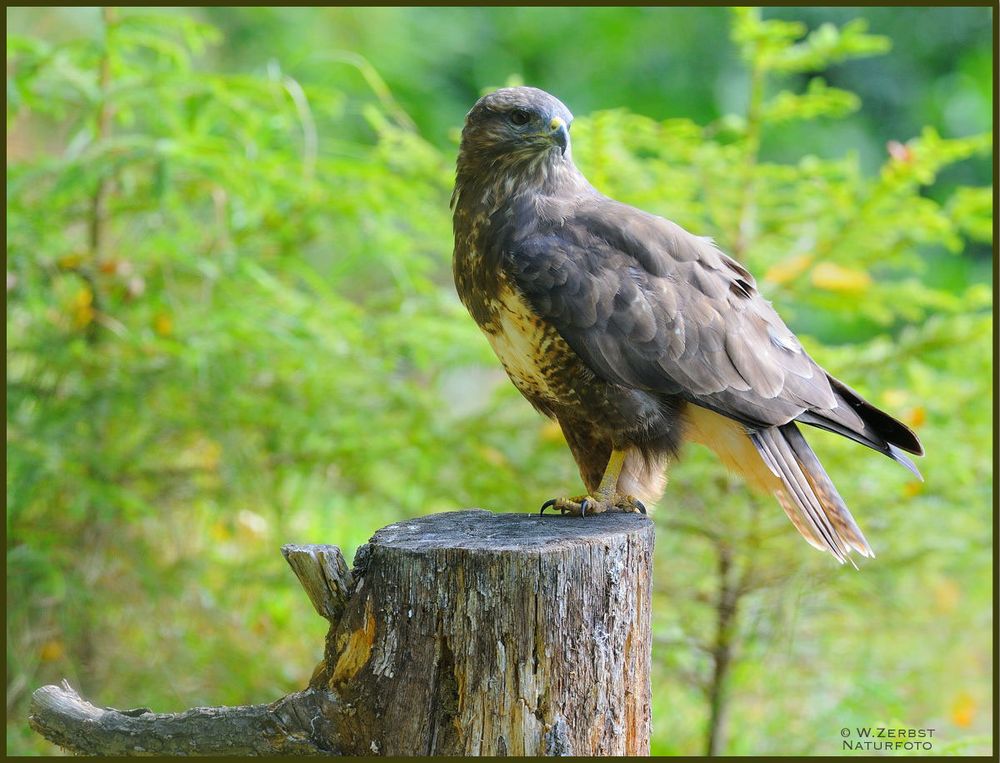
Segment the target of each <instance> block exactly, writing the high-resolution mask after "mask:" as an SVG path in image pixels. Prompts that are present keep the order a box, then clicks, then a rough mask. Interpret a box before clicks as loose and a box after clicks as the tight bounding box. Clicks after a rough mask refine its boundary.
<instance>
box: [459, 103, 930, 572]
mask: <svg viewBox="0 0 1000 763" xmlns="http://www.w3.org/2000/svg"><path fill="white" fill-rule="evenodd" d="M572 121H573V116H572V114H570V112H569V111H568V110H567V108H566V107H565V106H564V105H563V104H562V103H561V102H560V101H558V100H557V99H556V98H554V97H553V96H551V95H549V94H548V93H546V92H544V91H542V90H538V89H536V88H531V87H515V88H504V89H501V90H497V91H495V92H493V93H490V94H489V95H487V96H485V97H483V98H481V99H480V100H479V101H478V102H477V103H476V105H475V106H474V107H473V108H472V110H471V111H470V112H469V113H468V115H467V117H466V120H465V127H464V129H463V130H462V141H461V147H460V150H459V155H458V164H457V174H456V182H455V192H454V194H453V196H452V208H453V209H454V230H455V253H454V263H453V265H454V275H455V284H456V287H457V289H458V294H459V296H460V297H461V299H462V302H463V303H464V304H465V306H466V307H467V308H468V310H469V312H470V313H471V314H472V317H473V318H474V319H475V321H476V323H478V324H479V327H480V328H481V329H482V330H483V332H485V334H486V337H487V339H488V340H489V342H490V344H491V345H492V347H493V350H494V351H495V352H496V354H497V357H499V358H500V362H501V363H502V364H503V367H504V368H505V369H506V371H507V374H508V375H509V376H510V379H511V381H513V382H514V386H516V387H517V388H518V390H520V392H521V394H523V395H524V397H526V398H527V399H528V400H529V401H530V402H531V404H532V405H533V406H534V407H535V408H536V409H538V410H539V411H541V412H542V413H544V414H545V415H547V416H550V417H552V418H554V419H556V420H557V421H558V422H559V425H560V427H561V428H562V431H563V434H564V435H565V437H566V442H567V443H568V444H569V447H570V450H571V451H572V453H573V457H574V459H575V460H576V463H577V465H578V466H579V468H580V476H581V477H582V478H583V483H584V485H585V486H586V490H587V494H586V495H583V496H579V497H575V498H556V499H552V500H550V501H547V502H546V504H545V505H544V506H543V507H542V510H543V511H544V510H545V508H547V507H549V506H553V507H554V508H555V509H558V510H561V511H562V512H563V513H571V514H580V515H584V514H588V513H594V512H601V511H609V510H622V511H642V512H644V513H645V506H644V504H643V503H642V502H643V501H647V502H652V501H656V500H657V499H658V498H659V497H660V495H661V494H662V492H663V487H664V482H665V478H664V469H665V467H666V464H667V461H668V460H669V459H670V458H671V457H672V456H673V455H674V454H675V453H676V452H677V450H678V448H679V447H680V445H681V444H682V443H683V442H684V441H685V440H694V441H696V442H700V443H702V444H704V445H707V446H708V447H709V448H711V449H713V450H714V451H715V452H716V453H717V454H718V455H719V457H720V458H721V460H722V461H723V462H724V463H725V464H726V465H727V466H728V467H729V468H731V469H732V470H734V471H736V472H737V473H739V474H741V475H743V476H744V477H745V479H746V480H747V482H748V483H749V484H750V485H751V486H752V487H754V488H757V489H759V490H763V491H766V492H767V493H771V494H773V495H774V496H775V497H776V498H777V499H778V502H779V503H780V504H781V506H782V508H783V509H784V510H785V513H787V514H788V517H789V519H791V521H792V524H794V525H795V527H796V528H797V529H798V531H799V532H800V533H801V534H802V535H803V537H805V539H806V540H807V541H808V542H809V543H810V544H812V545H813V546H815V547H816V548H819V549H821V550H826V551H829V552H830V553H831V554H833V556H834V557H835V558H836V559H837V560H838V561H840V562H844V561H845V559H847V558H848V555H849V554H850V553H851V551H852V550H853V551H857V552H858V553H860V554H861V555H863V556H873V553H872V550H871V547H870V546H869V545H868V542H867V541H866V540H865V537H864V535H863V534H862V533H861V530H860V529H859V528H858V526H857V524H856V523H855V521H854V519H853V517H852V516H851V513H850V511H848V509H847V506H846V505H845V504H844V501H843V499H842V498H841V497H840V494H839V493H838V492H837V489H836V488H835V487H834V486H833V483H832V482H831V481H830V478H829V477H828V476H827V473H826V471H825V470H824V469H823V467H822V465H821V464H820V462H819V460H818V459H817V458H816V455H815V454H814V453H813V451H812V449H811V448H810V447H809V445H808V444H807V443H806V440H805V438H804V437H803V436H802V433H801V432H800V431H799V426H798V425H799V424H800V423H801V424H809V425H812V426H815V427H820V428H822V429H827V430H830V431H833V432H836V433H838V434H841V435H844V436H845V437H849V438H851V439H852V440H855V441H857V442H859V443H861V444H863V445H867V446H868V447H870V448H873V449H874V450H877V451H880V452H881V453H884V454H885V455H887V456H889V457H890V458H892V459H895V460H896V461H898V462H900V463H902V464H904V465H905V466H907V467H908V468H909V469H911V470H912V471H913V472H914V473H915V474H917V476H918V477H919V473H918V472H917V469H916V467H915V466H914V465H913V462H912V461H911V460H910V459H909V458H908V457H907V456H906V455H905V453H904V451H906V452H909V453H914V454H917V455H922V453H923V451H922V448H921V445H920V442H919V441H918V439H917V437H916V435H915V434H914V433H913V432H912V431H911V430H910V429H908V428H907V427H906V426H904V425H903V424H902V423H900V422H899V421H897V420H896V419H894V418H893V417H892V416H890V415H888V414H887V413H884V412H883V411H881V410H879V409H878V408H876V407H875V406H874V405H872V404H871V403H869V402H867V401H866V400H864V399H863V398H862V397H861V396H860V395H859V394H858V393H857V392H855V391H854V390H852V389H851V388H850V387H848V386H847V385H846V384H844V383H843V382H841V381H838V380H837V379H835V378H833V377H832V376H830V375H829V374H828V373H827V372H826V371H824V370H823V369H822V368H821V367H820V366H819V365H818V364H817V363H816V362H815V361H814V360H813V359H812V358H810V357H809V355H808V354H807V353H806V352H805V350H803V348H802V345H801V344H799V341H798V340H797V339H796V338H795V335H794V334H793V333H792V332H791V331H789V330H788V327H787V326H785V324H784V322H783V321H782V320H781V318H779V317H778V314H777V313H776V312H775V311H774V309H773V308H772V307H771V304H770V303H769V302H768V301H766V300H765V299H764V298H763V297H762V296H761V295H760V294H759V292H758V291H757V288H756V283H755V281H754V278H753V276H752V275H750V273H749V272H748V271H747V270H746V268H744V267H743V266H742V265H741V264H740V263H738V262H737V261H736V260H734V259H732V258H730V257H728V256H727V255H725V254H723V253H722V252H721V251H720V250H719V249H718V248H717V247H716V246H715V244H714V243H713V242H712V240H711V239H708V238H703V237H700V236H696V235H693V234H691V233H688V232H687V231H686V230H684V229H683V228H681V227H680V226H678V225H676V224H675V223H672V222H670V221H669V220H666V219H664V218H662V217H657V216H654V215H651V214H648V213H646V212H643V211H641V210H638V209H635V208H633V207H630V206H627V205H625V204H622V203H620V202H617V201H614V200H613V199H609V198H608V197H606V196H603V195H602V194H601V193H599V192H598V191H596V190H595V189H594V188H593V187H592V186H591V185H590V183H588V182H587V180H586V178H584V176H583V175H582V174H581V173H580V171H579V170H578V169H577V168H576V165H575V164H574V163H573V158H572V153H571V150H570V138H569V130H570V125H571V123H572Z"/></svg>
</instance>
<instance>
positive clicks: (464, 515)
mask: <svg viewBox="0 0 1000 763" xmlns="http://www.w3.org/2000/svg"><path fill="white" fill-rule="evenodd" d="M652 527H653V523H652V522H651V521H650V520H649V519H647V518H646V517H644V516H643V515H641V514H622V513H617V512H616V513H606V514H594V515H592V516H589V517H571V516H565V517H564V516H559V515H557V514H544V515H543V514H537V513H531V514H527V513H518V514H494V513H493V512H492V511H486V510H485V509H466V510H465V511H448V512H444V513H442V514H431V515H430V516H426V517H417V518H416V519H407V520H405V521H403V522H396V523H395V524H391V525H387V526H385V527H383V528H382V529H381V530H379V531H378V532H376V533H375V535H374V536H372V539H371V541H370V543H371V544H372V545H377V546H383V547H385V548H393V549H400V550H404V551H433V550H438V549H461V550H465V551H518V552H524V551H540V550H545V551H553V550H555V549H556V548H558V547H559V546H563V545H571V546H577V545H581V544H589V543H595V542H596V543H606V542H608V541H610V540H613V539H614V540H619V541H620V540H624V536H626V535H630V534H636V533H638V534H639V535H646V534H651V533H652Z"/></svg>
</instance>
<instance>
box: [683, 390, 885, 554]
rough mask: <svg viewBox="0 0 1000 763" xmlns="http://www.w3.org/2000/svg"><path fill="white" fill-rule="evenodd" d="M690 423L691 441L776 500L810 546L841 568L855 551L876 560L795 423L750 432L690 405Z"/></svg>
mask: <svg viewBox="0 0 1000 763" xmlns="http://www.w3.org/2000/svg"><path fill="white" fill-rule="evenodd" d="M686 424H687V434H688V438H689V439H691V440H693V441H695V442H698V443H700V444H702V445H706V446H707V447H709V448H710V449H711V450H713V451H715V453H716V454H717V455H718V456H719V458H720V459H721V460H722V462H723V463H724V464H725V465H726V466H727V467H728V468H729V469H731V470H732V471H734V472H736V473H738V474H740V475H741V476H742V477H743V478H744V479H745V480H746V482H747V483H748V484H749V485H750V487H752V488H754V489H756V490H757V491H759V492H763V493H769V494H771V495H774V496H775V498H777V500H778V503H779V504H780V505H781V507H782V509H784V511H785V514H787V515H788V518H789V519H790V520H791V522H792V524H793V525H794V526H795V529H797V530H798V531H799V533H800V534H801V535H802V537H803V538H805V539H806V541H807V542H808V543H809V544H810V545H811V546H813V547H815V548H818V549H820V550H821V551H828V552H829V553H830V554H832V555H833V557H834V558H835V559H836V560H837V561H838V562H840V563H844V562H845V561H847V560H848V559H850V553H851V551H857V552H858V553H859V554H861V555H862V556H866V557H873V556H874V553H873V552H872V550H871V547H870V546H869V545H868V542H867V541H866V540H865V537H864V535H863V534H862V532H861V530H860V529H859V528H858V526H857V524H856V523H855V521H854V518H853V517H852V516H851V512H850V511H849V510H848V508H847V505H846V504H845V503H844V500H843V498H841V496H840V493H838V492H837V489H836V488H835V487H834V485H833V482H832V481H831V480H830V478H829V476H828V475H827V473H826V470H825V469H824V468H823V466H822V464H820V462H819V459H818V458H817V457H816V454H815V453H813V451H812V449H811V448H810V447H809V445H808V444H807V443H806V441H805V438H804V437H803V436H802V434H801V433H800V432H799V430H798V427H796V425H795V424H794V423H789V424H785V425H783V426H781V427H768V428H765V429H758V430H753V431H748V430H747V429H746V427H744V426H743V425H742V424H739V423H738V422H736V421H734V420H732V419H729V418H727V417H725V416H722V415H720V414H718V413H715V412H714V411H710V410H708V409H706V408H701V407H700V406H695V405H689V406H688V407H687V411H686ZM852 563H853V562H852Z"/></svg>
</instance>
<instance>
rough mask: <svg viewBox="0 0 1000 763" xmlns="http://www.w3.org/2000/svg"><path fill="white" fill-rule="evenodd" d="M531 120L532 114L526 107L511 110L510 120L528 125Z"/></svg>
mask: <svg viewBox="0 0 1000 763" xmlns="http://www.w3.org/2000/svg"><path fill="white" fill-rule="evenodd" d="M530 120H531V114H529V113H528V112H527V111H525V110H524V109H514V110H513V111H512V112H510V121H511V122H513V123H514V124H516V125H526V124H528V122H529V121H530Z"/></svg>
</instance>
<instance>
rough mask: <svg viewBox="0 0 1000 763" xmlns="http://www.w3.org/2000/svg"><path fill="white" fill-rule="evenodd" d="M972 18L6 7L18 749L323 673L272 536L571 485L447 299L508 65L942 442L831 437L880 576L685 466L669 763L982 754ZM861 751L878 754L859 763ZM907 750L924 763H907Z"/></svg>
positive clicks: (985, 421)
mask: <svg viewBox="0 0 1000 763" xmlns="http://www.w3.org/2000/svg"><path fill="white" fill-rule="evenodd" d="M992 24H993V18H992V15H991V11H990V10H989V9H985V8H979V9H977V8H949V9H945V8H891V9H890V8H865V9H860V10H859V9H819V8H773V9H766V10H764V11H763V12H762V13H761V12H757V11H753V10H750V9H741V10H730V9H724V8H696V9H681V8H677V9H669V8H664V9H654V8H593V9H587V10H580V9H557V8H532V9H524V8H434V9H403V8H370V9H351V8H319V9H292V8H287V9H263V8H254V9H241V8H210V9H200V10H199V9H187V10H173V11H161V10H155V11H154V10H151V9H117V10H107V9H105V10H103V11H102V10H100V9H88V8H72V9H55V8H53V9H44V10H43V9H8V10H7V25H8V43H7V45H8V47H7V63H8V69H7V103H8V111H7V158H8V165H7V333H6V340H7V525H6V533H7V603H8V607H7V713H8V715H7V718H8V722H7V723H8V725H7V751H8V753H11V754H38V753H42V754H47V753H52V752H54V751H55V749H54V748H53V747H52V746H50V745H48V744H47V743H46V742H44V741H43V740H41V739H40V738H38V737H36V736H35V735H33V734H32V733H31V732H30V730H29V729H28V728H27V723H26V711H27V704H28V699H29V697H30V693H31V691H32V690H33V689H35V688H37V687H38V686H40V685H42V684H45V683H51V682H57V681H58V680H59V679H61V678H63V677H66V678H68V679H69V681H70V682H71V683H72V684H73V685H74V687H76V688H77V689H78V690H80V691H81V692H82V693H83V694H84V695H85V696H87V697H88V698H90V699H91V700H92V701H94V702H95V704H98V705H109V706H115V707H135V706H137V705H146V706H149V707H152V708H154V709H155V710H157V711H176V710H182V709H185V708H188V707H192V706H195V705H212V704H241V703H255V702H266V701H270V700H272V699H274V698H276V697H278V696H280V695H282V694H284V693H287V692H290V691H293V690H297V689H299V688H301V687H302V686H303V685H304V684H305V682H306V680H307V678H308V676H309V674H310V672H311V670H312V668H313V666H314V665H315V663H317V662H318V661H319V659H320V657H321V649H322V642H323V636H324V630H325V629H324V625H325V623H324V622H323V621H322V620H321V619H320V618H318V617H317V616H316V615H315V613H314V612H313V610H312V608H311V606H310V604H309V602H308V600H307V599H306V597H305V596H304V595H303V593H302V591H301V590H300V589H299V587H298V585H297V583H296V582H295V581H294V579H293V576H292V574H291V572H290V571H289V570H288V569H287V568H286V565H285V563H284V561H283V560H282V559H281V557H280V555H279V553H278V548H279V546H280V545H281V544H282V543H286V542H298V543H308V542H317V543H336V544H339V545H340V546H341V547H342V548H343V549H344V551H345V553H346V554H347V555H348V558H350V557H351V555H352V554H353V551H354V549H355V548H356V547H357V546H358V545H359V544H361V543H363V542H364V541H365V540H366V539H367V538H368V537H369V536H370V535H371V534H372V533H373V532H374V531H375V530H377V529H378V528H379V527H382V526H383V525H385V524H388V523H391V522H393V521H397V520H399V519H403V518H406V517H412V516H417V515H421V514H427V513H431V512H435V511H445V510H450V509H459V508H464V507H471V506H481V507H486V508H490V509H494V510H500V511H533V510H535V508H536V507H537V506H538V505H539V504H540V503H541V502H542V501H543V500H544V499H546V498H548V497H550V496H552V495H555V494H564V493H570V494H573V493H575V492H577V491H578V479H579V478H578V475H577V474H576V470H575V467H574V465H573V462H572V459H571V457H570V455H569V452H568V450H567V448H566V446H565V444H564V443H563V442H562V440H561V435H560V434H559V432H558V429H557V428H554V427H553V426H552V425H551V424H549V423H547V422H546V421H544V420H542V419H541V418H539V417H538V416H536V415H535V413H534V412H533V411H532V410H531V408H530V407H529V405H528V404H527V403H526V402H524V401H523V400H522V399H521V398H520V396H519V395H518V394H517V392H516V391H515V390H514V389H513V387H512V386H511V385H510V384H509V383H507V381H506V378H505V377H504V376H503V374H502V371H501V370H500V369H499V364H498V363H497V362H496V360H495V358H494V357H493V355H492V354H491V352H490V350H489V348H488V345H487V344H486V342H485V340H484V339H483V338H482V337H481V335H480V334H479V331H478V329H477V328H476V327H475V325H474V324H473V322H472V320H471V319H470V318H469V317H468V316H467V315H466V313H465V312H464V309H463V308H462V306H461V305H460V303H459V302H458V300H457V297H456V296H455V293H454V287H453V285H452V282H451V272H450V268H451V264H450V258H451V246H452V244H451V229H450V225H451V223H450V213H449V209H448V198H449V194H450V190H451V183H452V179H453V166H454V157H455V153H456V149H457V139H458V131H459V129H460V127H461V123H462V118H463V116H464V114H465V112H466V111H467V110H468V108H469V107H470V106H471V105H472V103H473V102H474V101H475V99H476V98H477V97H478V96H479V95H481V94H482V93H483V92H484V91H485V90H488V89H490V88H492V87H496V86H500V85H504V84H510V83H520V82H524V83H527V84H533V85H536V86H539V87H542V88H545V89H547V90H549V91H551V92H553V93H554V94H556V95H557V96H558V97H560V98H561V99H562V100H563V101H564V102H565V103H566V104H567V105H568V106H569V107H570V109H571V110H572V111H573V112H574V113H575V114H576V116H577V120H576V123H575V124H574V129H573V135H574V154H575V157H576V159H577V162H578V164H579V165H580V166H581V168H582V169H583V170H584V172H585V173H586V174H587V175H588V177H589V178H590V180H591V181H592V182H593V183H594V184H595V185H596V186H597V187H598V189H600V190H602V191H604V192H606V193H608V194H609V195H612V196H616V197H618V198H620V199H622V200H624V201H627V202H630V203H633V204H636V205H638V206H641V207H643V208H646V209H648V210H650V211H653V212H656V213H658V214H663V215H665V216H668V217H670V218H672V219H674V220H676V221H677V222H679V223H681V224H682V225H684V226H686V227H688V228H689V229H690V230H692V231H694V232H696V233H699V234H703V235H712V236H714V237H715V238H716V239H717V241H718V242H719V243H720V245H721V246H722V247H723V248H724V249H726V250H727V251H729V252H730V253H732V254H734V255H735V256H737V257H739V258H740V259H741V260H743V261H744V262H746V263H747V265H748V266H749V267H750V268H751V270H752V271H753V272H755V273H756V274H757V276H758V280H759V285H760V288H761V290H762V291H763V292H764V294H765V295H766V296H767V297H768V298H769V299H771V300H773V301H774V303H775V305H776V306H777V307H778V309H779V310H780V311H781V313H782V314H783V315H784V316H785V319H786V321H787V322H788V323H789V325H790V326H791V327H792V328H793V329H794V330H795V331H796V332H797V333H798V334H799V335H800V337H801V338H802V339H803V342H804V343H805V344H806V346H807V348H808V349H809V351H810V352H811V353H812V354H813V355H814V357H816V358H817V360H818V361H819V362H820V363H822V364H823V365H825V366H826V367H827V368H828V369H829V370H830V371H831V372H832V373H834V374H835V375H837V376H840V377H841V378H843V379H845V380H846V381H847V382H848V383H849V384H851V385H852V386H854V387H856V388H857V389H858V390H859V391H861V392H862V393H863V394H865V395H866V396H867V397H868V398H869V399H871V400H872V401H873V402H875V403H876V404H879V405H882V406H884V407H886V408H887V409H888V410H890V411H891V412H893V413H894V414H896V415H898V416H900V417H901V418H903V420H905V421H906V422H907V423H908V424H910V425H911V426H912V427H914V428H915V429H916V430H917V431H918V432H919V434H920V437H921V439H922V440H923V442H924V445H925V448H926V450H927V454H928V455H927V457H926V458H924V459H921V460H920V464H919V465H920V468H921V470H922V471H923V474H924V477H925V479H926V481H925V482H923V483H918V482H915V481H913V480H912V479H911V478H910V477H909V475H908V474H907V473H906V472H905V471H904V470H902V469H900V468H899V467H898V466H897V465H894V464H893V463H891V462H890V461H888V460H887V459H883V458H880V457H879V456H878V455H877V454H875V453H872V452H870V451H866V450H864V449H862V448H860V447H858V446H856V445H853V444H851V443H848V442H846V441H838V438H835V437H833V436H829V435H826V434H825V433H821V432H809V433H808V434H809V435H810V439H811V442H813V443H814V446H815V448H816V449H817V451H818V452H819V454H820V456H821V458H822V459H823V461H824V463H825V464H826V466H827V470H828V471H829V473H830V474H831V476H832V477H833V478H834V480H835V481H836V482H837V483H838V485H839V486H840V490H841V492H842V493H843V495H844V497H845V499H846V500H847V502H848V504H849V505H850V506H851V508H852V510H853V512H854V515H855V516H856V517H857V519H858V521H859V523H860V524H861V526H862V528H863V529H864V530H865V533H866V535H867V537H868V539H869V541H870V542H871V544H872V546H873V547H874V548H875V550H876V553H877V555H878V557H877V558H876V559H875V560H872V561H867V560H866V561H865V564H864V565H863V567H862V569H861V570H860V572H857V571H855V570H853V569H850V568H846V569H845V568H839V567H837V565H836V564H835V563H833V562H832V561H831V559H830V557H829V556H827V555H822V554H819V553H817V552H815V551H814V550H812V549H810V548H809V547H808V546H807V545H806V544H804V543H803V542H802V541H801V539H800V538H799V537H798V535H797V533H796V532H795V531H794V529H793V528H792V527H791V526H790V525H789V524H788V522H787V520H786V519H785V517H784V515H783V513H782V511H781V510H780V508H779V507H778V506H777V505H776V504H775V503H774V502H772V501H771V500H768V499H762V498H757V497H753V496H750V495H749V494H748V493H747V492H746V491H745V490H744V489H743V488H742V487H741V486H740V485H739V484H738V483H737V481H735V480H734V479H732V478H730V477H729V476H728V475H727V474H726V473H725V472H724V470H723V469H722V468H721V467H720V466H719V465H718V463H717V462H716V461H715V460H714V458H713V457H712V456H711V455H709V454H707V453H705V452H703V451H702V450H701V449H699V448H696V447H692V448H690V449H689V450H688V452H687V453H686V454H685V458H684V460H683V461H682V462H681V463H679V464H677V465H676V466H675V467H674V468H673V469H672V470H671V482H670V486H669V487H668V490H667V493H666V495H665V497H664V498H663V500H662V501H661V503H660V505H659V507H658V509H657V510H656V512H655V520H656V522H657V525H658V532H657V547H656V564H657V569H656V578H655V601H654V616H655V620H656V641H655V644H654V647H653V661H654V671H655V675H654V679H653V692H654V705H653V728H654V740H653V752H654V753H661V754H701V753H704V752H707V751H709V750H711V751H712V752H720V753H721V752H724V753H730V754H756V755H771V754H820V755H824V754H850V753H846V752H845V751H844V750H843V748H842V739H841V737H840V729H841V728H842V727H852V728H853V727H857V726H878V725H887V726H888V725H891V726H897V727H904V728H933V729H935V735H934V738H933V745H934V746H933V750H931V751H930V752H932V753H937V754H947V753H972V754H988V753H989V751H990V749H991V746H992V739H993V726H992V717H993V708H992V706H991V694H990V676H991V675H992V670H993V665H992V656H991V655H992V651H991V629H992V622H991V606H990V604H991V597H992V588H991V585H992V583H991V560H992V555H991V543H990V539H991V529H992V526H991V505H992V494H991V482H992V469H991V457H990V453H991V439H992V429H991V407H990V400H991V394H992V393H991V389H992V388H991V374H992V361H991V331H992V329H991V310H992V289H991V280H992V278H993V273H992V246H993V241H992V222H993V221H992V193H993V189H992V187H991V179H992V162H993V156H992V153H991V145H992V143H991V141H992V136H991V135H990V133H989V130H990V128H991V114H992V87H993V83H992V48H991V28H992ZM853 754H857V753H853ZM907 754H912V753H907Z"/></svg>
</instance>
